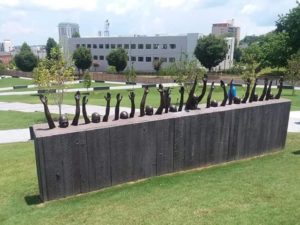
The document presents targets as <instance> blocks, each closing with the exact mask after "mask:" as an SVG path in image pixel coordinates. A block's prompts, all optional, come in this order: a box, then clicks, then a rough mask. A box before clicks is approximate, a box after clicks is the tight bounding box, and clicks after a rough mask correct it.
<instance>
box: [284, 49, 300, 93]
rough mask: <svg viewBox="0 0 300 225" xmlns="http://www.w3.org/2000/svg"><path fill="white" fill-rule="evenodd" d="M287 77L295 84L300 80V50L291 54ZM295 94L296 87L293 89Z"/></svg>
mask: <svg viewBox="0 0 300 225" xmlns="http://www.w3.org/2000/svg"><path fill="white" fill-rule="evenodd" d="M285 79H286V80H288V81H290V82H291V84H292V85H293V86H295V84H296V82H297V81H300V50H299V51H298V52H297V53H296V54H293V55H292V56H291V59H289V60H288V65H287V74H286V76H285ZM294 94H295V88H294V89H293V95H294Z"/></svg>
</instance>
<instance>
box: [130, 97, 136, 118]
mask: <svg viewBox="0 0 300 225" xmlns="http://www.w3.org/2000/svg"><path fill="white" fill-rule="evenodd" d="M134 98H135V94H134V92H133V91H131V92H130V93H129V99H130V102H131V112H130V115H129V117H130V118H133V117H134V114H135V103H134Z"/></svg>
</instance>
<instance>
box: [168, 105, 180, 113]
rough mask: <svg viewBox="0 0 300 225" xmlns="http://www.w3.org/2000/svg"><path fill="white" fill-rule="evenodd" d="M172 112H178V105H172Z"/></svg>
mask: <svg viewBox="0 0 300 225" xmlns="http://www.w3.org/2000/svg"><path fill="white" fill-rule="evenodd" d="M169 110H170V112H177V111H178V110H177V106H176V105H170V109H169Z"/></svg>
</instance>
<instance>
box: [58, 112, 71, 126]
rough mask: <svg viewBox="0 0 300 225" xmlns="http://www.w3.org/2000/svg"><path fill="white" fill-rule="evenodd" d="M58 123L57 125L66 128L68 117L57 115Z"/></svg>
mask: <svg viewBox="0 0 300 225" xmlns="http://www.w3.org/2000/svg"><path fill="white" fill-rule="evenodd" d="M58 123H59V127H61V128H66V127H68V126H69V120H68V117H67V115H66V114H65V115H62V116H60V117H59V120H58Z"/></svg>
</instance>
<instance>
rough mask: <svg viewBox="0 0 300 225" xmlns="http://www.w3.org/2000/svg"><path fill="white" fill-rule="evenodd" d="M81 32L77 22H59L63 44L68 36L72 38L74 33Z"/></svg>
mask: <svg viewBox="0 0 300 225" xmlns="http://www.w3.org/2000/svg"><path fill="white" fill-rule="evenodd" d="M76 33H78V34H79V25H78V24H77V23H60V24H58V35H59V43H60V44H61V45H63V42H64V40H65V39H66V38H71V37H72V36H73V35H74V34H76Z"/></svg>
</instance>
